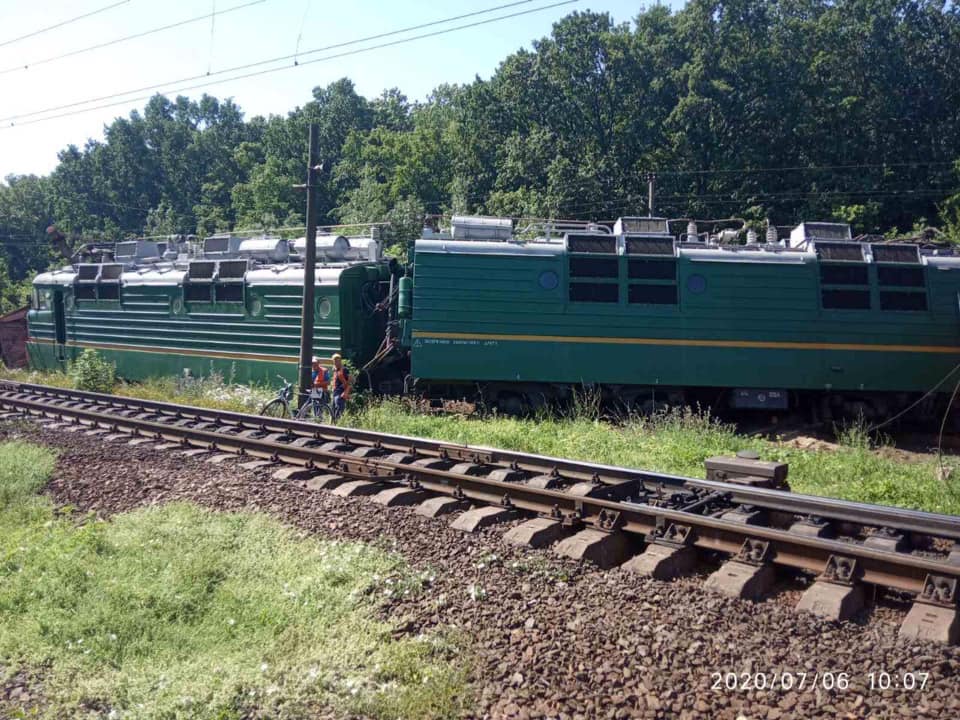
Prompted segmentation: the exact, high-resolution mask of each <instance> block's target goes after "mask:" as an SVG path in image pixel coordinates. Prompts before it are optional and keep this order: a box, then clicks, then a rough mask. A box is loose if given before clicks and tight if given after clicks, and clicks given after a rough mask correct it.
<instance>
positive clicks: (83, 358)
mask: <svg viewBox="0 0 960 720" xmlns="http://www.w3.org/2000/svg"><path fill="white" fill-rule="evenodd" d="M70 379H71V380H73V386H74V387H75V388H77V389H78V390H86V391H87V392H100V393H110V392H113V388H114V386H115V385H116V384H117V367H116V365H114V364H113V363H111V362H108V361H107V360H105V359H104V358H103V356H102V355H101V354H100V353H98V352H97V351H96V350H91V349H89V348H88V349H86V350H84V351H83V352H82V353H80V356H79V357H78V358H77V359H76V360H74V361H73V362H72V363H71V364H70Z"/></svg>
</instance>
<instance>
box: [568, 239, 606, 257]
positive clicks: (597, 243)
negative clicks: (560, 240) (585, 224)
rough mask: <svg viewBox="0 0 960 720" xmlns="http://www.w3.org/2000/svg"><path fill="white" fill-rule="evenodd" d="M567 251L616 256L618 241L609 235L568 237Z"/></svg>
mask: <svg viewBox="0 0 960 720" xmlns="http://www.w3.org/2000/svg"><path fill="white" fill-rule="evenodd" d="M567 251H568V252H573V253H604V254H607V255H616V253H617V239H616V238H615V237H611V236H609V235H567Z"/></svg>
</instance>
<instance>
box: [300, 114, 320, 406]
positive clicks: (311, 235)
mask: <svg viewBox="0 0 960 720" xmlns="http://www.w3.org/2000/svg"><path fill="white" fill-rule="evenodd" d="M317 138H318V130H317V124H316V123H311V124H310V159H309V161H308V162H307V185H306V190H307V249H306V252H305V253H304V258H303V321H302V324H301V326H300V398H299V402H298V403H297V406H298V407H300V406H302V405H303V404H304V403H305V402H306V401H307V396H308V395H309V394H310V387H311V386H312V385H313V372H312V368H311V363H310V359H311V358H312V357H313V297H314V279H315V277H316V270H315V267H316V264H317V200H316V185H317V173H318V171H319V170H320V164H319V159H318V158H317V153H318V152H319V149H318V148H317V145H318V144H319V143H318V139H317Z"/></svg>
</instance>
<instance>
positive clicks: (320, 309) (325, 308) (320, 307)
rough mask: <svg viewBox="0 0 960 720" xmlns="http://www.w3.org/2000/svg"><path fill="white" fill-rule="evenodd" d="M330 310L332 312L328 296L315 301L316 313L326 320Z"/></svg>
mask: <svg viewBox="0 0 960 720" xmlns="http://www.w3.org/2000/svg"><path fill="white" fill-rule="evenodd" d="M331 312H333V305H331V304H330V298H320V300H319V301H318V302H317V315H318V316H319V317H321V318H323V319H324V320H326V319H327V318H328V317H330V313H331Z"/></svg>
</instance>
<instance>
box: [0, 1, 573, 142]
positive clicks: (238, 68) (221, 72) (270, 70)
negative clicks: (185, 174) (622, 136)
mask: <svg viewBox="0 0 960 720" xmlns="http://www.w3.org/2000/svg"><path fill="white" fill-rule="evenodd" d="M538 1H539V0H516V1H515V2H510V3H505V4H502V5H496V6H493V7H489V8H485V9H483V10H476V11H473V12H469V13H463V14H460V15H453V16H450V17H446V18H442V19H440V20H432V21H430V22H426V23H420V24H418V25H410V26H408V27H405V28H399V29H397V30H390V31H388V32H382V33H377V34H375V35H368V36H366V37H362V38H356V39H354V40H347V41H344V42H339V43H334V44H332V45H326V46H324V47H319V48H314V49H313V50H306V51H304V52H301V53H298V54H297V55H282V56H278V57H274V58H269V59H267V60H258V61H256V62H252V63H245V64H243V65H235V66H233V67H230V68H224V69H222V70H217V71H216V72H211V73H210V74H209V75H206V74H203V75H192V76H189V77H184V78H179V79H177V80H169V81H166V82H162V83H156V84H154V85H144V86H142V87H139V88H134V89H131V90H126V91H123V92H116V93H111V94H109V95H101V96H99V97H95V98H88V99H86V100H79V101H76V102H72V103H65V104H63V105H55V106H52V107H48V108H44V109H43V110H33V111H30V112H24V113H17V114H14V115H7V116H5V117H0V122H8V121H9V122H10V125H9V126H10V127H13V126H18V125H29V124H32V123H33V122H43V121H46V120H53V119H55V118H60V117H68V116H71V115H75V114H80V113H84V112H91V111H93V110H101V109H104V108H110V107H116V106H117V105H126V104H128V103H131V102H137V101H139V100H144V99H148V98H149V97H151V96H149V95H147V96H144V97H136V98H125V99H124V100H121V101H118V102H114V103H109V104H105V105H97V106H96V107H90V108H81V109H79V110H77V111H76V112H71V113H62V114H58V115H50V116H47V117H43V118H39V119H38V120H33V121H30V122H12V121H18V120H21V119H22V118H32V117H35V116H37V115H46V114H47V113H52V112H57V111H59V110H68V109H71V108H80V107H81V106H83V105H90V104H91V103H99V102H101V101H103V100H112V99H114V98H121V97H124V96H127V95H133V94H135V93H140V92H146V91H153V90H160V89H161V88H168V89H167V90H166V92H167V93H171V92H183V91H186V90H193V89H196V88H200V87H209V86H211V85H216V84H219V83H222V82H232V81H234V80H244V79H247V78H251V77H257V76H260V75H267V74H270V73H274V72H280V71H283V70H290V69H293V68H296V67H299V66H302V65H309V64H312V63H316V62H326V61H327V60H334V59H337V58H341V57H347V56H349V55H356V54H360V53H364V52H370V51H372V50H379V49H382V48H386V47H392V46H396V45H402V44H404V43H408V42H413V41H416V40H423V39H426V38H430V37H437V36H440V35H445V34H447V33H450V32H456V31H459V30H466V29H469V28H473V27H479V26H481V25H488V24H490V23H494V22H500V21H502V20H509V19H512V18H516V17H521V16H523V15H529V14H531V13H536V12H542V11H543V10H550V9H552V8H556V7H561V6H563V5H571V4H573V3H577V2H580V1H581V0H563V1H562V2H555V3H552V4H549V5H543V6H540V7H536V8H531V9H529V10H524V11H520V12H515V13H509V14H507V15H500V16H498V17H495V18H488V19H486V20H480V21H477V22H473V23H466V24H464V25H458V26H456V27H452V28H446V29H444V30H438V31H435V32H431V33H423V34H420V35H415V36H412V37H408V38H402V39H400V40H396V41H393V42H389V43H381V44H378V45H372V46H367V47H363V48H359V49H357V50H353V51H349V52H344V53H337V54H335V55H328V56H326V57H322V58H317V59H314V60H308V61H306V62H302V61H301V62H298V63H297V64H292V65H283V66H280V67H276V68H268V69H265V70H261V71H258V72H253V73H247V74H244V75H238V76H235V77H230V78H225V79H223V80H218V81H209V82H203V83H200V84H198V85H194V86H189V87H179V88H174V87H171V86H173V85H179V84H180V83H187V82H192V81H194V80H201V79H202V80H209V78H211V77H215V76H219V75H225V74H228V73H231V72H238V71H241V70H248V69H250V68H255V67H261V66H263V65H270V64H272V63H277V62H282V61H285V60H291V59H296V58H297V57H303V56H307V55H315V54H317V53H321V52H327V51H330V50H336V49H339V48H344V47H349V46H351V45H358V44H360V43H364V42H370V41H373V40H379V39H383V38H387V37H393V36H396V35H402V34H404V33H408V32H413V31H415V30H422V29H425V28H428V27H435V26H437V25H446V24H448V23H451V22H456V21H457V20H464V19H466V18H470V17H476V16H478V15H486V14H489V13H492V12H497V11H499V10H506V9H509V8H512V7H517V6H519V5H529V4H530V3H532V2H538ZM0 129H2V128H0Z"/></svg>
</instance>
